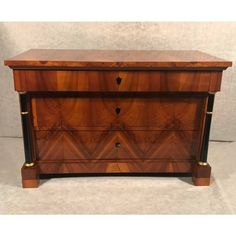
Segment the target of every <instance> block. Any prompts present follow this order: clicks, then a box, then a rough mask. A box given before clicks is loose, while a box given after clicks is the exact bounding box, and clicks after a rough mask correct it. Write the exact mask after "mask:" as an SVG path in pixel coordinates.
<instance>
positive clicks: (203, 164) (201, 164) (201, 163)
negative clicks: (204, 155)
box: [198, 161, 208, 166]
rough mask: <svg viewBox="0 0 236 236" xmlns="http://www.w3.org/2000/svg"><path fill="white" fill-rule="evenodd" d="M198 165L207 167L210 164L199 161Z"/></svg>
mask: <svg viewBox="0 0 236 236" xmlns="http://www.w3.org/2000/svg"><path fill="white" fill-rule="evenodd" d="M198 165H199V166H207V165H208V164H207V162H203V161H199V162H198Z"/></svg>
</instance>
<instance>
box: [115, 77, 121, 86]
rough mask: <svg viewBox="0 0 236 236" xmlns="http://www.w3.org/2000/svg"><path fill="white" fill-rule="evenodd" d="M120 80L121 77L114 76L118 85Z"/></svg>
mask: <svg viewBox="0 0 236 236" xmlns="http://www.w3.org/2000/svg"><path fill="white" fill-rule="evenodd" d="M121 80H122V79H121V78H120V77H118V78H116V83H117V84H118V85H119V84H120V83H121Z"/></svg>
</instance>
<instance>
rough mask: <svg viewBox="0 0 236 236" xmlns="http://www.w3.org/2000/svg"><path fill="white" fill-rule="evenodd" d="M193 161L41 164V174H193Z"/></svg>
mask: <svg viewBox="0 0 236 236" xmlns="http://www.w3.org/2000/svg"><path fill="white" fill-rule="evenodd" d="M192 166H193V162H192V161H188V160H185V161H162V160H161V161H133V160H132V161H128V160H127V161H97V162H91V161H89V162H88V161H87V162H77V163H76V162H39V171H40V173H41V174H57V173H61V174H67V173H191V171H192Z"/></svg>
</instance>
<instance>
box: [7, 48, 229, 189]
mask: <svg viewBox="0 0 236 236" xmlns="http://www.w3.org/2000/svg"><path fill="white" fill-rule="evenodd" d="M5 65H8V66H10V67H11V68H13V71H14V85H15V90H16V91H18V92H27V94H28V96H27V111H28V115H29V117H30V119H29V124H28V126H29V129H30V137H31V139H32V140H31V146H32V147H33V148H32V150H31V152H30V153H31V155H32V156H31V157H32V158H31V159H32V160H33V161H34V166H33V167H25V166H23V168H22V184H23V187H37V186H38V183H39V174H61V173H62V174H63V173H155V172H159V173H164V172H168V173H177V172H178V173H180V172H182V173H192V174H193V182H194V183H195V184H196V185H201V186H202V185H208V184H209V181H210V171H211V168H210V166H209V165H207V166H199V165H198V164H197V162H198V161H199V159H200V153H201V150H202V146H203V145H202V142H203V141H202V140H203V132H204V127H205V120H206V119H205V117H206V111H207V102H208V93H215V92H217V91H219V90H220V86H221V77H222V71H223V70H224V69H226V68H227V67H228V66H231V65H232V63H231V62H229V61H225V60H222V59H219V58H216V57H213V56H210V55H208V54H205V53H202V52H199V51H132V50H131V51H99V50H29V51H27V52H25V53H23V54H20V55H18V56H16V57H14V58H11V59H8V60H6V61H5Z"/></svg>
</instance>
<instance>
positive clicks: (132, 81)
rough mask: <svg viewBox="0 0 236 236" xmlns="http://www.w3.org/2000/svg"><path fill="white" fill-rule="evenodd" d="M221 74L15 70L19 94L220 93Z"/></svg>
mask: <svg viewBox="0 0 236 236" xmlns="http://www.w3.org/2000/svg"><path fill="white" fill-rule="evenodd" d="M221 76H222V73H221V72H206V71H60V70H59V71H56V70H14V84H15V89H16V90H17V91H82V92H99V91H104V92H105V91H106V92H126V91H128V92H132V91H133V92H148V91H149V92H150V91H151V92H156V91H162V92H188V91H189V92H194V91H195V92H206V91H211V92H216V91H219V90H220V84H221Z"/></svg>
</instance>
